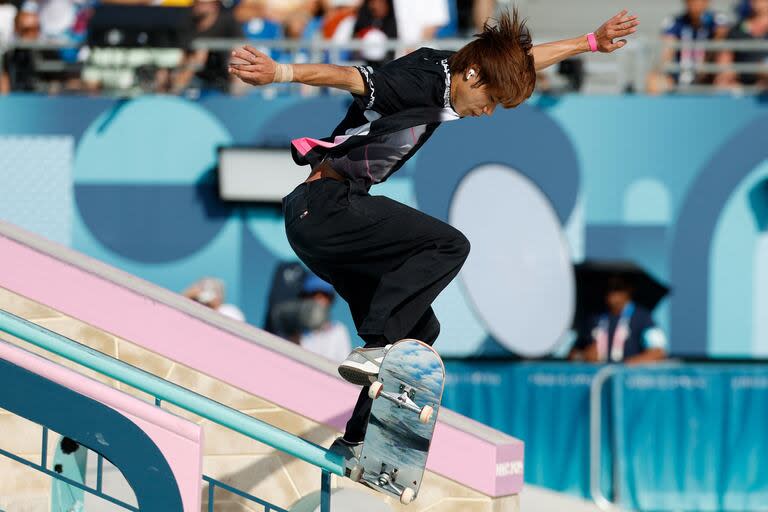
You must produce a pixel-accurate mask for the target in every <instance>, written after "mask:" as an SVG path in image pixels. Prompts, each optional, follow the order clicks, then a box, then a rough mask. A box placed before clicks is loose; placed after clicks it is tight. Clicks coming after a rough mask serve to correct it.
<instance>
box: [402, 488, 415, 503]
mask: <svg viewBox="0 0 768 512" xmlns="http://www.w3.org/2000/svg"><path fill="white" fill-rule="evenodd" d="M415 496H416V492H415V491H414V490H413V489H411V488H410V487H406V488H405V490H404V491H403V494H401V495H400V503H402V504H403V505H408V504H410V503H411V502H412V501H413V498H414V497H415Z"/></svg>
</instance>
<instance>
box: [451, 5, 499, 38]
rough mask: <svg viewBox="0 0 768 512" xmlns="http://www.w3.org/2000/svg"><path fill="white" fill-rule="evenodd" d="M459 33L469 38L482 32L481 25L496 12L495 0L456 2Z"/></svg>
mask: <svg viewBox="0 0 768 512" xmlns="http://www.w3.org/2000/svg"><path fill="white" fill-rule="evenodd" d="M456 10H457V11H458V17H459V20H458V21H459V33H460V34H461V35H464V36H467V37H471V36H472V35H474V34H477V33H478V32H482V31H483V24H485V22H486V20H488V18H492V17H493V14H494V13H495V12H496V0H456Z"/></svg>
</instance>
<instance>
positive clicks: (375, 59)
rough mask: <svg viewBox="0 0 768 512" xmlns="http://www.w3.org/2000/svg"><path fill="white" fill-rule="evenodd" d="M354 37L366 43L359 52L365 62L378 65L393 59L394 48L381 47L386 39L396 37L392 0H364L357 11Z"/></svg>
mask: <svg viewBox="0 0 768 512" xmlns="http://www.w3.org/2000/svg"><path fill="white" fill-rule="evenodd" d="M354 37H355V39H360V40H362V41H363V43H364V44H365V45H366V47H365V48H363V50H362V51H361V52H360V57H361V58H362V59H363V60H365V62H366V64H368V65H370V66H373V67H378V66H380V65H382V64H385V63H386V62H389V61H390V60H392V59H394V58H395V52H394V50H386V49H384V48H382V44H383V43H386V42H387V40H389V39H397V20H395V5H394V2H393V0H365V2H363V5H362V7H360V10H359V11H358V12H357V21H356V22H355V29H354Z"/></svg>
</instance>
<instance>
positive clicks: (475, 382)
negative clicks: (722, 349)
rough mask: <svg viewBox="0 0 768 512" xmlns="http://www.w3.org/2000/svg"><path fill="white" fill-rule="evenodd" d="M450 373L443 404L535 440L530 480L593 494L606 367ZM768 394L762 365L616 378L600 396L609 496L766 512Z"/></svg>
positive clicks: (498, 366) (482, 368)
mask: <svg viewBox="0 0 768 512" xmlns="http://www.w3.org/2000/svg"><path fill="white" fill-rule="evenodd" d="M446 370H447V372H448V376H449V377H448V381H447V383H446V391H445V398H444V402H443V404H444V405H445V406H447V407H449V408H450V409H453V410H455V411H457V412H460V413H462V414H466V415H468V416H470V417H472V418H475V419H477V420H478V421H481V422H483V423H486V424H487V425H490V426H492V427H494V428H498V429H499V430H502V431H504V432H508V433H510V434H512V435H514V436H518V437H520V438H523V439H525V440H526V445H525V461H526V468H525V474H526V481H527V482H529V483H532V484H535V485H542V486H545V487H548V488H550V489H554V490H558V491H561V492H568V493H571V494H576V495H581V496H584V497H590V496H591V494H590V463H589V446H590V445H589V392H590V386H591V385H592V382H593V380H594V377H595V375H596V374H597V372H598V371H599V368H598V367H594V366H591V365H578V364H571V365H566V364H557V363H549V364H545V363H521V364H515V365H510V364H504V363H480V362H459V361H453V362H449V363H448V364H447V365H446ZM766 389H768V367H766V366H765V365H759V366H750V367H744V366H742V367H739V366H725V365H689V366H686V367H682V368H676V369H674V368H673V369H670V368H623V369H621V370H619V371H618V373H617V374H616V375H614V376H613V377H611V378H610V379H609V380H608V381H607V383H606V384H605V386H604V387H603V393H602V395H603V398H602V413H603V414H602V416H603V421H602V424H603V428H602V436H601V455H602V457H601V464H600V467H599V470H600V476H601V478H600V480H601V483H602V485H601V487H602V491H603V494H604V495H605V496H608V497H611V499H613V501H615V502H616V503H618V504H620V505H621V506H623V507H625V508H626V509H628V510H702V511H704V510H708V511H717V510H761V509H762V508H763V507H764V505H765V503H766V500H767V499H768V497H767V496H766V493H768V466H766V464H765V463H764V460H765V459H764V457H765V454H766V453H768V438H766V435H765V425H764V422H763V420H762V419H761V418H764V417H765V416H764V415H765V414H766V413H768V411H766V403H765V393H766ZM613 464H615V466H614V465H613Z"/></svg>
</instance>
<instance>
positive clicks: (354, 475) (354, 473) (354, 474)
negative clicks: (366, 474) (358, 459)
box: [349, 464, 363, 482]
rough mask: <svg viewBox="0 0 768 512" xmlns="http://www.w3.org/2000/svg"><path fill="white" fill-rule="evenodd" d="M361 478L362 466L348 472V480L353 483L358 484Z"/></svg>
mask: <svg viewBox="0 0 768 512" xmlns="http://www.w3.org/2000/svg"><path fill="white" fill-rule="evenodd" d="M362 478H363V466H361V465H359V464H358V465H356V466H354V467H353V468H352V469H351V470H350V471H349V479H350V480H352V481H353V482H359V481H360V480H361V479H362Z"/></svg>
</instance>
